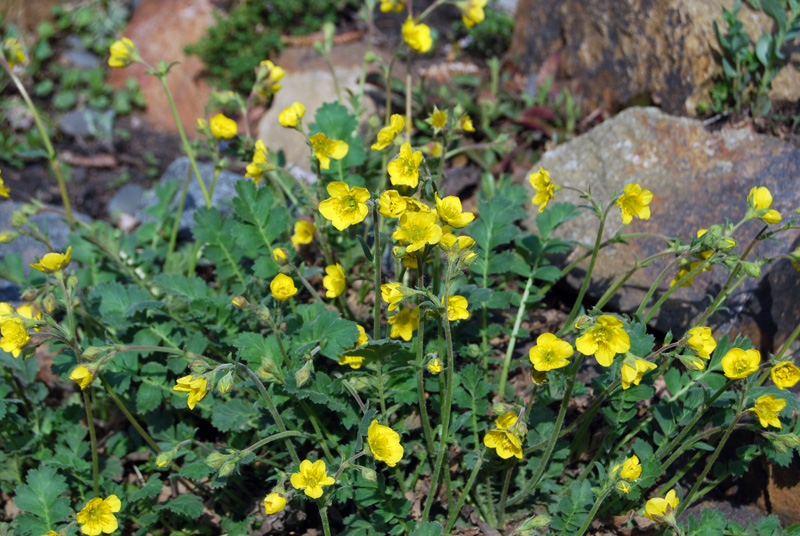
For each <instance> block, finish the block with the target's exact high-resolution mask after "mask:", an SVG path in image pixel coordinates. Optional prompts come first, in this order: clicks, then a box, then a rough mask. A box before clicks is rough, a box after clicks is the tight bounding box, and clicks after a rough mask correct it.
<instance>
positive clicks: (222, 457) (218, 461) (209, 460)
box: [206, 452, 230, 469]
mask: <svg viewBox="0 0 800 536" xmlns="http://www.w3.org/2000/svg"><path fill="white" fill-rule="evenodd" d="M229 457H230V456H228V455H227V454H223V453H221V452H212V453H211V454H209V455H208V456H206V465H207V466H209V467H211V468H212V469H219V468H220V467H222V464H223V463H225V462H226V461H227V460H228V458H229Z"/></svg>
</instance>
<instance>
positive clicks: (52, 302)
mask: <svg viewBox="0 0 800 536" xmlns="http://www.w3.org/2000/svg"><path fill="white" fill-rule="evenodd" d="M57 305H58V302H56V298H55V296H53V295H52V294H48V295H47V296H45V297H44V299H43V300H42V308H44V310H45V311H47V313H48V314H52V313H53V311H55V310H56V306H57Z"/></svg>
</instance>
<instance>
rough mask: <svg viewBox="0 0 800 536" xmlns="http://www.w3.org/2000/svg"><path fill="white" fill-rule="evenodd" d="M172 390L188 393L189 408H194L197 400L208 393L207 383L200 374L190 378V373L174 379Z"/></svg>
mask: <svg viewBox="0 0 800 536" xmlns="http://www.w3.org/2000/svg"><path fill="white" fill-rule="evenodd" d="M172 390H173V391H180V392H186V393H189V398H188V400H187V403H188V405H189V409H194V407H195V406H196V405H197V403H198V402H200V401H201V400H203V399H204V398H205V396H206V394H207V393H208V383H207V382H206V379H205V378H203V377H202V376H200V377H197V378H194V379H192V375H191V374H189V375H188V376H184V377H183V378H178V379H177V380H175V387H173V388H172Z"/></svg>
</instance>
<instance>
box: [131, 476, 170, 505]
mask: <svg viewBox="0 0 800 536" xmlns="http://www.w3.org/2000/svg"><path fill="white" fill-rule="evenodd" d="M163 486H164V483H163V482H162V481H161V478H159V477H158V476H157V475H151V476H150V478H148V479H147V483H146V484H145V485H144V486H142V487H141V488H139V489H137V490H136V491H134V492H133V493H131V494H130V497H129V500H130V501H131V502H134V501H138V500H141V499H149V498H150V497H155V496H156V495H158V494H159V493H161V489H162V487H163Z"/></svg>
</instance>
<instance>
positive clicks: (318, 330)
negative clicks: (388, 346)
mask: <svg viewBox="0 0 800 536" xmlns="http://www.w3.org/2000/svg"><path fill="white" fill-rule="evenodd" d="M297 313H298V315H299V316H300V320H301V321H302V327H301V328H300V333H299V334H298V336H297V337H296V338H295V343H296V344H297V345H300V344H304V343H318V344H319V346H320V354H322V355H324V356H326V357H329V358H331V359H336V358H337V357H338V356H339V355H341V354H342V353H344V351H345V349H346V348H351V347H352V346H353V345H355V343H356V341H357V340H358V328H356V323H355V322H351V321H349V320H345V319H343V318H342V315H341V314H340V313H339V312H337V311H331V310H329V309H328V308H326V307H325V304H323V303H313V304H310V305H300V306H298V307H297ZM287 331H288V328H287Z"/></svg>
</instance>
